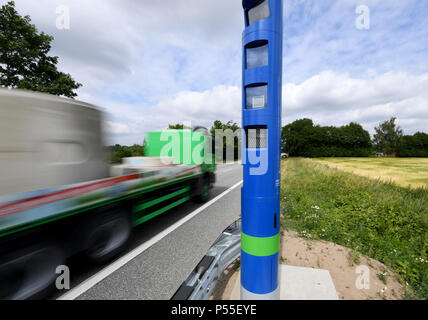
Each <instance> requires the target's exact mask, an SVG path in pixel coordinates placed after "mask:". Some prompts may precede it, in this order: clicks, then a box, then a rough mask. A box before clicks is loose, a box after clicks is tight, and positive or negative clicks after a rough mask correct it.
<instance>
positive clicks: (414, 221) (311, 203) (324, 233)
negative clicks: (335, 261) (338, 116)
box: [281, 158, 428, 299]
mask: <svg viewBox="0 0 428 320" xmlns="http://www.w3.org/2000/svg"><path fill="white" fill-rule="evenodd" d="M332 160H333V161H335V159H332ZM375 160H376V159H375ZM382 160H384V161H385V160H386V159H382ZM386 161H389V159H388V160H386ZM352 164H353V162H351V165H352ZM378 165H379V166H381V164H380V163H379V164H378ZM394 170H397V169H394ZM398 174H399V175H400V173H398ZM282 180H283V181H282V190H281V199H282V200H281V210H282V212H281V224H282V226H283V227H284V228H290V229H293V230H296V231H298V232H299V233H300V235H301V236H303V237H306V238H310V239H323V240H327V241H332V242H335V243H337V244H340V245H343V246H346V247H348V248H351V249H354V250H356V251H357V252H360V253H362V254H365V255H367V256H369V257H371V258H374V259H376V260H378V261H380V262H382V263H384V264H386V265H388V266H390V267H392V268H393V270H394V271H395V272H396V273H397V274H399V275H400V277H401V278H402V280H403V282H404V283H406V282H407V283H408V284H409V286H408V288H409V294H408V296H407V297H408V298H412V297H413V298H418V299H428V189H426V188H404V187H401V186H398V185H396V184H394V183H385V182H382V181H380V180H376V179H369V178H366V177H362V176H359V175H355V174H351V173H348V172H344V171H342V170H337V169H333V168H329V167H328V166H326V165H323V164H321V163H318V162H317V161H313V160H307V159H298V158H296V159H294V158H291V159H287V160H285V161H283V164H282ZM353 259H355V261H356V262H357V261H358V257H353Z"/></svg>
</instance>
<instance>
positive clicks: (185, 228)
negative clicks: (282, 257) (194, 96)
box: [52, 164, 242, 300]
mask: <svg viewBox="0 0 428 320" xmlns="http://www.w3.org/2000/svg"><path fill="white" fill-rule="evenodd" d="M216 173H217V183H216V185H215V187H214V188H213V190H212V193H211V199H210V200H209V201H208V202H207V203H206V204H202V205H200V204H194V203H192V202H188V203H186V204H183V205H182V206H180V207H178V208H175V209H173V210H171V211H169V212H166V213H164V214H163V215H161V216H159V217H157V218H155V219H153V220H151V221H148V222H147V223H145V224H143V225H141V226H139V227H138V228H136V229H135V230H134V231H135V232H134V235H133V239H132V241H131V244H130V246H129V248H128V250H127V251H125V252H124V254H123V255H122V256H121V257H119V258H118V259H117V260H115V261H113V262H110V263H108V264H106V265H103V266H98V267H94V266H86V265H82V264H81V263H79V262H71V263H70V265H69V268H70V274H71V279H72V283H71V289H70V290H68V291H65V292H57V293H56V294H55V295H54V296H53V297H52V298H53V299H63V300H71V299H76V300H169V299H170V298H171V297H172V295H173V294H174V293H175V292H176V290H177V289H178V288H179V287H180V285H181V284H182V282H183V281H184V280H186V278H187V277H188V276H189V274H190V273H191V272H192V270H193V269H194V268H195V267H196V265H197V264H198V263H199V261H200V260H201V259H202V258H203V256H204V255H205V254H206V252H207V251H208V249H209V248H210V247H211V245H212V244H213V242H214V241H215V240H216V239H217V237H218V236H219V235H220V234H221V232H223V230H224V229H226V228H227V227H228V226H229V225H230V224H232V223H233V222H234V221H236V220H237V219H239V217H240V214H241V187H242V185H241V184H240V182H242V166H241V165H239V164H229V165H219V166H218V167H217V172H216Z"/></svg>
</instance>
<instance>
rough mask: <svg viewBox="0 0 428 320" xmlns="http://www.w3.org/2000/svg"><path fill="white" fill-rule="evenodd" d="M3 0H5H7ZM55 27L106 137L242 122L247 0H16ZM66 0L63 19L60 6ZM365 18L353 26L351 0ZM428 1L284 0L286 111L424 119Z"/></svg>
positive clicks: (124, 138)
mask: <svg viewBox="0 0 428 320" xmlns="http://www.w3.org/2000/svg"><path fill="white" fill-rule="evenodd" d="M0 2H1V3H5V2H6V1H4V0H1V1H0ZM15 2H16V6H17V9H18V11H19V12H20V13H21V14H29V15H30V16H31V18H32V20H33V23H34V24H36V26H37V27H38V29H39V30H40V31H44V32H46V33H48V34H52V35H54V37H55V40H54V42H53V48H52V53H53V54H55V55H58V56H59V57H60V69H61V70H63V71H65V72H69V73H71V74H72V76H73V77H74V78H75V79H76V80H77V81H79V82H81V83H83V85H84V86H83V87H82V88H81V89H79V91H78V93H79V96H78V99H79V100H83V101H86V102H90V103H94V104H96V105H98V106H100V107H102V108H104V109H105V110H106V111H107V113H108V116H107V117H106V126H105V127H106V131H107V133H108V137H109V139H108V141H107V142H108V143H121V144H133V143H141V141H142V136H143V134H144V132H146V131H150V130H158V129H163V128H165V127H167V126H168V124H170V123H179V122H183V121H191V122H192V124H194V125H196V124H198V125H205V126H210V125H211V124H212V122H213V121H214V120H216V119H219V120H223V121H227V120H235V121H237V122H240V117H241V55H242V52H241V50H242V49H241V35H242V31H243V15H242V10H241V1H240V0H218V1H208V0H162V1H158V0H144V1H134V0H122V1H114V0H92V1H83V0H16V1H15ZM59 5H66V6H68V7H69V9H70V29H66V30H58V29H57V28H56V19H57V18H58V14H57V13H56V8H57V6H59ZM360 5H366V6H367V7H368V8H369V9H370V28H369V29H368V30H359V29H358V28H357V27H356V23H355V21H356V19H357V17H358V14H356V8H357V7H358V6H360ZM427 16H428V2H427V1H420V0H419V1H416V0H406V1H402V0H388V1H385V0H384V1H374V0H366V1H358V0H357V1H353V0H341V1H333V0H322V1H319V0H317V1H316V0H286V1H285V14H284V19H285V33H284V70H283V71H284V72H283V76H284V81H283V82H284V85H283V87H284V89H283V93H284V96H283V100H284V101H283V115H284V117H283V123H284V124H286V123H289V122H291V121H293V120H296V119H299V118H303V117H310V118H312V119H313V120H314V121H315V122H316V123H319V124H322V125H343V124H346V123H349V122H351V121H356V122H359V123H361V124H362V125H363V126H364V127H365V128H366V129H367V130H369V131H370V132H373V128H374V126H375V125H377V124H378V123H379V122H381V121H383V120H386V119H388V118H389V117H392V116H396V117H397V118H398V123H399V124H400V126H402V128H403V129H404V131H405V133H408V134H411V133H414V132H416V131H423V130H424V131H425V132H427V131H428V25H427V24H426V21H427V18H426V17H427Z"/></svg>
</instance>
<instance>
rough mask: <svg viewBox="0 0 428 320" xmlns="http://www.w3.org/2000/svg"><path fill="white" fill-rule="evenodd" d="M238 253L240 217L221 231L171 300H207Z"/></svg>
mask: <svg viewBox="0 0 428 320" xmlns="http://www.w3.org/2000/svg"><path fill="white" fill-rule="evenodd" d="M240 255H241V219H239V220H237V221H235V222H234V223H233V224H231V225H230V226H229V227H228V228H227V229H226V230H224V231H223V233H222V234H221V235H220V237H218V238H217V240H216V241H215V242H214V244H213V246H212V247H211V248H210V249H209V250H208V252H207V254H206V255H205V257H204V258H203V259H202V260H201V262H199V264H198V265H197V266H196V268H195V269H194V270H193V271H192V273H191V274H190V275H189V277H188V278H187V279H186V280H185V281H184V282H183V284H182V285H181V286H180V288H179V289H178V290H177V292H176V293H175V294H174V296H173V297H172V298H171V300H208V299H209V298H210V297H211V295H212V292H213V290H214V288H215V286H216V284H217V281H218V280H219V278H220V276H221V275H222V274H223V272H224V270H225V269H226V268H227V267H228V266H229V265H231V264H232V263H233V262H234V261H235V260H236V259H238V258H239V257H240Z"/></svg>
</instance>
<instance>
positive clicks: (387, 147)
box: [373, 118, 403, 154]
mask: <svg viewBox="0 0 428 320" xmlns="http://www.w3.org/2000/svg"><path fill="white" fill-rule="evenodd" d="M395 120H397V118H391V119H390V120H387V121H384V122H382V123H380V124H379V126H378V127H376V128H375V131H376V134H375V135H374V137H373V144H374V146H375V148H376V151H378V152H382V153H384V154H393V153H394V152H397V150H398V146H399V145H400V140H401V138H402V137H403V130H402V129H401V128H400V127H399V126H397V125H396V124H395Z"/></svg>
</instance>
